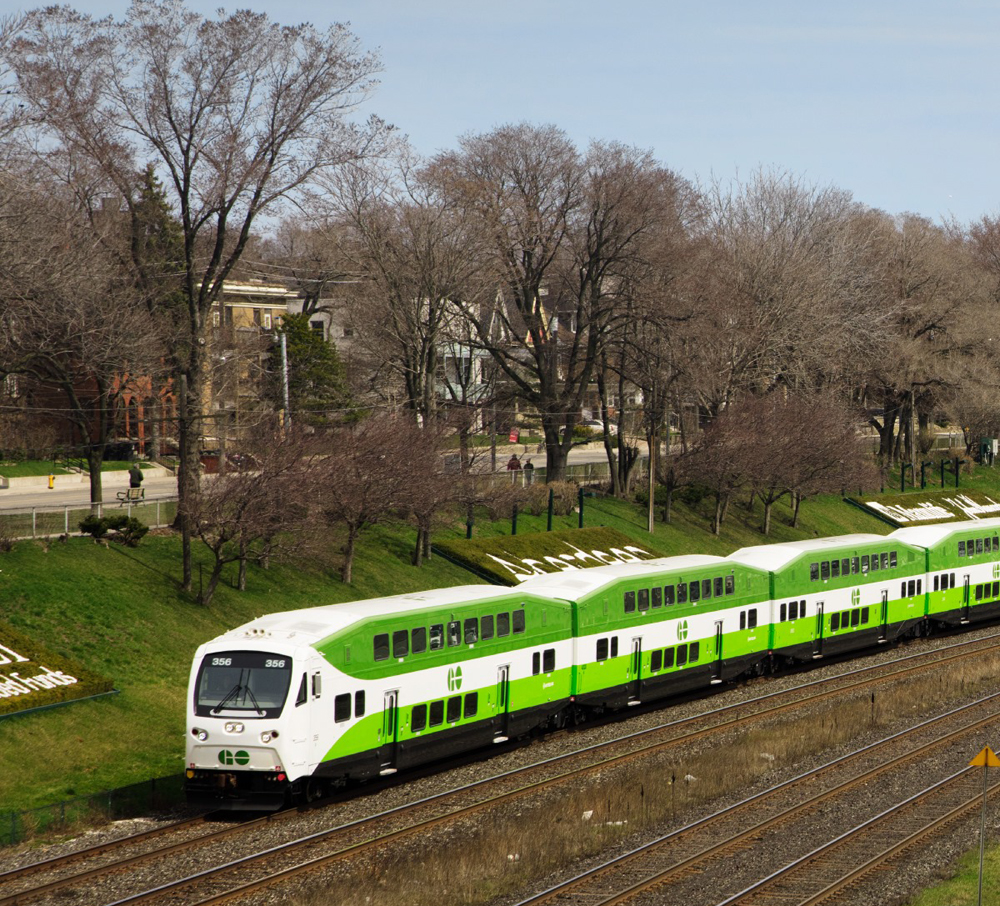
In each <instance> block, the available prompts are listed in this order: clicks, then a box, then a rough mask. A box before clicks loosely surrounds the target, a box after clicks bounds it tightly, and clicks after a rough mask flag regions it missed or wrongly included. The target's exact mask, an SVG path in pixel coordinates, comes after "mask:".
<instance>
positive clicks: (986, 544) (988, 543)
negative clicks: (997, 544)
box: [983, 537, 993, 553]
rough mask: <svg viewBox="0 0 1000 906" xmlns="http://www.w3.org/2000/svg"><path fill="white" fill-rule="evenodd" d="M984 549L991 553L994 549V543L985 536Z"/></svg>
mask: <svg viewBox="0 0 1000 906" xmlns="http://www.w3.org/2000/svg"><path fill="white" fill-rule="evenodd" d="M983 550H984V551H986V553H989V552H990V551H991V550H993V543H992V541H991V539H990V538H989V537H986V538H983Z"/></svg>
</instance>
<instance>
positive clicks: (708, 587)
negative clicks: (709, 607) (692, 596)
mask: <svg viewBox="0 0 1000 906" xmlns="http://www.w3.org/2000/svg"><path fill="white" fill-rule="evenodd" d="M701 597H702V600H706V601H707V600H708V599H709V598H711V597H712V580H711V579H702V580H701Z"/></svg>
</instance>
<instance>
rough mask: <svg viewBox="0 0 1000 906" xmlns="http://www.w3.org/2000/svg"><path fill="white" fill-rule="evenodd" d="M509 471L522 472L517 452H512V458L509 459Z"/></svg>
mask: <svg viewBox="0 0 1000 906" xmlns="http://www.w3.org/2000/svg"><path fill="white" fill-rule="evenodd" d="M507 471H508V472H520V471H521V460H520V459H518V458H517V454H516V453H512V454H511V456H510V459H509V460H507Z"/></svg>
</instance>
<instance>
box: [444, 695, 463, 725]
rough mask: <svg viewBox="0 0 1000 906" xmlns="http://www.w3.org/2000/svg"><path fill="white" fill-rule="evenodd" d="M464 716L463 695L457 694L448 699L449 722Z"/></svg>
mask: <svg viewBox="0 0 1000 906" xmlns="http://www.w3.org/2000/svg"><path fill="white" fill-rule="evenodd" d="M461 716H462V696H461V695H456V696H455V697H454V698H449V699H448V718H447V720H448V723H450V724H451V723H454V722H455V721H456V720H458V719H459V718H460V717H461Z"/></svg>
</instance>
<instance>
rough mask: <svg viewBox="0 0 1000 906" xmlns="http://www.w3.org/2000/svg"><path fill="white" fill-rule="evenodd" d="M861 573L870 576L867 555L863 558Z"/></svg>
mask: <svg viewBox="0 0 1000 906" xmlns="http://www.w3.org/2000/svg"><path fill="white" fill-rule="evenodd" d="M861 572H862V573H864V574H865V575H867V574H868V554H865V555H864V556H863V557H862V558H861Z"/></svg>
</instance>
